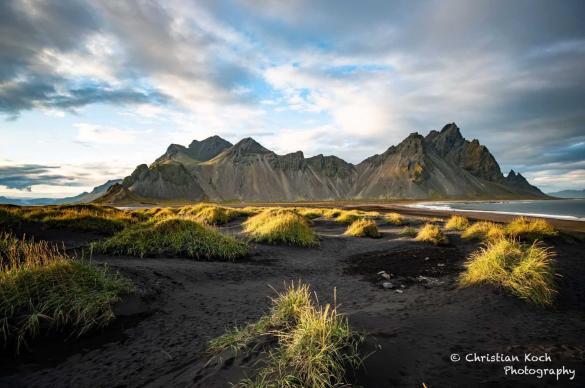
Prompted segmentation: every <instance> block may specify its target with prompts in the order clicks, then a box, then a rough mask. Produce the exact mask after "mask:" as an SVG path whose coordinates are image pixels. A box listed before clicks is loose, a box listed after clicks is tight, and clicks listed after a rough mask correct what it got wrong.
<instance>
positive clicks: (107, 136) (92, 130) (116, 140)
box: [74, 123, 138, 144]
mask: <svg viewBox="0 0 585 388" xmlns="http://www.w3.org/2000/svg"><path fill="white" fill-rule="evenodd" d="M74 126H75V127H76V128H77V131H78V132H77V141H78V142H81V143H98V144H130V143H132V142H133V141H134V140H135V139H136V138H137V136H138V132H137V131H132V130H123V129H120V128H115V127H105V126H101V125H95V124H89V123H77V124H75V125H74Z"/></svg>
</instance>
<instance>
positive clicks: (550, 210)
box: [408, 199, 585, 221]
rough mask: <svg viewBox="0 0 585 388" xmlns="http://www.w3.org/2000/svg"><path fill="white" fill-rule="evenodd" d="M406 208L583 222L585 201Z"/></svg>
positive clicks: (434, 204) (430, 204) (441, 204)
mask: <svg viewBox="0 0 585 388" xmlns="http://www.w3.org/2000/svg"><path fill="white" fill-rule="evenodd" d="M408 206H410V207H416V208H423V209H433V210H451V211H458V210H469V211H476V212H487V213H499V214H515V215H525V216H533V217H543V218H558V219H564V220H577V221H585V199H548V200H515V201H468V202H460V201H457V202H421V203H417V204H412V205H408Z"/></svg>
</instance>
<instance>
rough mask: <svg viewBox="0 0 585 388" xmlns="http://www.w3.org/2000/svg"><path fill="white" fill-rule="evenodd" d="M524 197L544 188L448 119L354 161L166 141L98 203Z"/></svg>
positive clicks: (215, 141)
mask: <svg viewBox="0 0 585 388" xmlns="http://www.w3.org/2000/svg"><path fill="white" fill-rule="evenodd" d="M526 197H531V198H532V197H540V198H543V197H546V195H545V194H544V193H542V192H541V191H540V190H539V189H538V188H537V187H535V186H532V185H530V183H528V181H527V180H526V179H525V178H524V177H523V176H522V175H521V174H517V173H516V172H514V171H511V172H510V173H509V174H508V175H507V176H504V175H503V174H502V172H501V170H500V167H499V165H498V163H497V161H496V160H495V158H494V157H493V155H492V154H491V153H490V152H489V150H488V149H487V148H486V147H485V146H483V145H481V144H480V143H479V141H478V140H473V141H468V140H466V139H465V138H464V137H463V136H462V135H461V132H460V130H459V128H458V127H457V125H455V124H448V125H446V126H445V127H444V128H443V129H442V130H441V131H431V132H430V133H429V134H428V135H427V136H422V135H420V134H418V133H413V134H411V135H409V136H408V137H407V138H406V139H405V140H404V141H402V142H401V143H400V144H398V145H396V146H391V147H390V148H388V149H387V150H386V151H385V152H384V153H382V154H379V155H374V156H371V157H369V158H367V159H365V160H364V161H362V162H361V163H359V164H357V165H354V164H351V163H348V162H346V161H344V160H342V159H340V158H338V157H336V156H323V155H317V156H313V157H310V158H305V157H304V154H303V153H302V152H301V151H297V152H294V153H290V154H286V155H277V154H276V153H274V152H272V151H271V150H268V149H266V148H265V147H263V146H262V145H261V144H259V143H258V142H256V141H255V140H254V139H252V138H245V139H243V140H241V141H239V142H238V143H236V144H235V145H232V144H231V143H229V142H228V141H226V140H224V139H222V138H220V137H219V136H213V137H210V138H207V139H205V140H202V141H197V140H195V141H193V142H192V143H191V145H189V147H184V146H180V145H176V144H171V145H170V146H169V147H168V149H167V151H166V152H165V153H164V154H163V155H162V156H161V157H159V158H157V159H156V160H155V161H154V162H153V163H152V164H151V165H150V166H148V165H146V164H141V165H139V166H138V167H137V168H136V169H135V170H134V172H133V173H132V174H131V175H130V176H128V177H126V178H124V180H123V181H122V183H121V184H118V185H113V186H112V187H111V188H110V190H108V192H107V193H106V194H105V195H104V197H102V198H100V199H99V200H98V202H100V203H110V204H119V203H123V204H129V203H133V202H135V201H136V200H137V199H138V198H140V199H141V200H140V201H148V202H154V203H155V202H164V201H201V200H211V201H231V200H236V201H267V202H268V201H299V200H341V199H395V198H412V199H431V198H432V199H443V198H526ZM140 201H139V202H140Z"/></svg>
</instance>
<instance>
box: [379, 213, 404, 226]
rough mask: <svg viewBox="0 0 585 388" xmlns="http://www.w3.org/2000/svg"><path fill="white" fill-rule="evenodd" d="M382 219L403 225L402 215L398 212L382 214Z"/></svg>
mask: <svg viewBox="0 0 585 388" xmlns="http://www.w3.org/2000/svg"><path fill="white" fill-rule="evenodd" d="M384 221H386V222H388V223H389V224H392V225H403V224H404V217H403V216H402V215H401V214H399V213H395V212H392V213H387V214H385V215H384Z"/></svg>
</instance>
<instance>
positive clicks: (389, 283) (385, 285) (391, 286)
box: [382, 282, 394, 289]
mask: <svg viewBox="0 0 585 388" xmlns="http://www.w3.org/2000/svg"><path fill="white" fill-rule="evenodd" d="M382 287H384V288H386V289H391V288H394V284H392V283H391V282H384V283H382Z"/></svg>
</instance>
